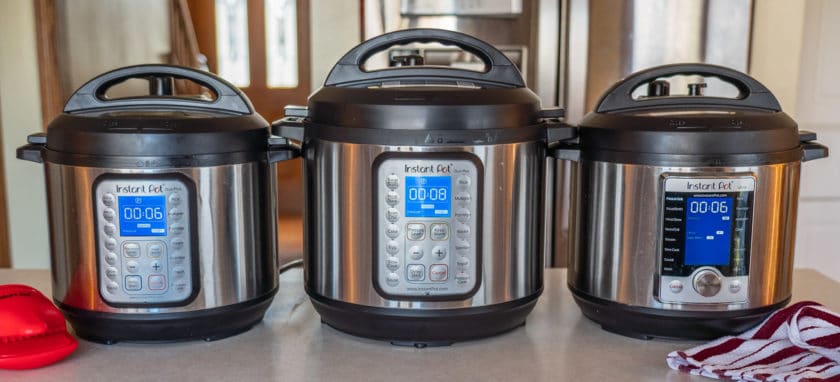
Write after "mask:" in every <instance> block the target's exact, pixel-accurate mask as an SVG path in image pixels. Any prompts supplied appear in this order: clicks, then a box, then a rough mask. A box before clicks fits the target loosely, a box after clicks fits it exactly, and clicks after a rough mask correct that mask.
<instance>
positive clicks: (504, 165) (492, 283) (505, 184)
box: [304, 140, 545, 309]
mask: <svg viewBox="0 0 840 382" xmlns="http://www.w3.org/2000/svg"><path fill="white" fill-rule="evenodd" d="M544 146H545V144H544V143H543V142H537V141H534V142H526V143H516V144H504V145H488V146H467V147H458V148H452V147H449V148H442V147H411V146H381V145H372V144H366V145H361V144H349V143H336V142H329V141H324V140H313V141H310V142H309V149H308V150H306V155H307V157H306V158H305V161H304V174H305V179H306V181H305V182H306V184H305V191H306V192H305V194H306V195H307V200H306V203H307V205H306V208H305V209H306V211H308V213H307V216H306V218H305V222H304V224H305V229H304V231H305V237H304V252H305V256H304V259H305V261H306V262H307V264H306V267H305V270H306V274H305V283H306V287H307V290H308V291H309V292H310V293H317V294H319V295H322V296H325V297H328V298H331V299H334V300H340V301H344V302H349V303H354V304H359V305H367V306H378V307H389V308H423V309H442V308H459V307H473V306H483V305H490V304H496V303H501V302H507V301H511V300H514V299H517V298H522V297H527V296H531V295H533V294H534V293H537V292H538V291H539V290H540V289H541V288H542V272H541V269H540V268H541V264H542V261H543V259H542V256H541V253H540V250H541V248H542V243H541V242H540V230H541V229H542V227H541V226H542V220H541V219H542V218H543V217H542V216H541V214H540V213H535V212H539V211H542V209H541V207H542V202H541V195H534V194H529V192H534V190H536V192H540V190H542V188H541V186H542V181H543V179H542V173H543V171H542V166H543V164H544V162H545V148H544ZM452 150H457V151H464V152H469V153H472V154H474V155H476V156H477V157H478V158H479V159H480V160H481V162H482V163H483V165H484V167H485V173H484V190H483V192H484V202H483V205H482V209H483V216H482V218H483V221H484V222H488V223H487V224H484V226H483V227H482V230H483V232H482V236H481V237H482V252H483V253H481V254H479V255H480V256H482V263H483V264H482V266H483V269H482V270H481V271H482V272H483V273H482V284H481V286H480V288H479V290H478V292H477V293H476V294H475V295H474V296H473V297H472V298H470V299H467V300H461V301H396V300H388V299H385V298H383V297H382V296H380V295H379V293H377V292H376V290H375V289H374V284H373V269H374V267H373V249H372V248H371V246H372V245H373V237H374V235H373V232H372V231H371V230H372V227H373V217H372V215H371V214H372V213H373V211H374V210H375V209H374V208H373V206H372V194H373V191H372V186H373V178H372V174H371V163H373V161H374V159H375V158H376V157H377V156H378V155H379V154H381V153H384V152H386V151H390V152H393V151H403V152H409V151H414V152H438V151H445V152H451V151H452ZM535 255H536V256H535ZM535 262H536V264H535ZM538 264H540V265H538Z"/></svg>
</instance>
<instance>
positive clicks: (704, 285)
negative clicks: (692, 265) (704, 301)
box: [693, 269, 723, 297]
mask: <svg viewBox="0 0 840 382" xmlns="http://www.w3.org/2000/svg"><path fill="white" fill-rule="evenodd" d="M722 282H723V280H722V279H721V277H720V275H718V274H717V272H715V271H712V270H708V269H706V270H702V271H700V272H698V273H697V274H696V275H695V276H694V282H693V284H694V290H695V291H697V293H698V294H700V295H701V296H703V297H712V296H715V295H717V294H718V292H720V285H721V283H722Z"/></svg>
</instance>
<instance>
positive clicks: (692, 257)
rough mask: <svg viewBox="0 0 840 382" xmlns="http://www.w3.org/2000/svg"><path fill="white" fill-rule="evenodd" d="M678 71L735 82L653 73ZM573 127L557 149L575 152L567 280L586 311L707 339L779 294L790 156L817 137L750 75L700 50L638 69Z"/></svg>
mask: <svg viewBox="0 0 840 382" xmlns="http://www.w3.org/2000/svg"><path fill="white" fill-rule="evenodd" d="M675 75H682V76H689V75H699V76H704V77H717V78H719V79H721V80H723V81H724V82H726V83H729V84H731V85H733V86H734V87H736V88H737V89H738V91H739V96H738V97H736V98H721V97H708V96H703V95H702V89H703V87H704V86H705V84H703V83H695V84H690V85H689V92H688V95H683V96H676V95H670V94H669V87H670V86H669V83H668V81H667V80H664V79H662V78H665V77H673V76H675ZM643 86H647V88H646V90H647V95H646V96H643V97H641V98H638V99H634V98H633V97H632V94H633V92H634V90H636V89H639V88H641V87H643ZM642 90H644V89H642ZM579 134H580V137H579V139H580V141H579V145H578V146H576V147H566V148H564V149H561V150H559V151H558V152H557V154H558V156H559V157H560V158H561V159H572V160H576V161H577V163H576V164H575V166H574V167H573V175H572V179H573V186H572V199H573V200H572V203H571V206H572V216H571V231H572V232H571V234H570V236H571V239H572V242H571V248H570V253H571V255H570V256H571V258H570V262H569V270H568V273H569V275H568V282H569V288H570V289H571V291H572V293H573V294H574V297H575V300H576V301H577V303H578V305H580V307H581V309H582V310H583V313H584V314H585V315H586V316H588V317H589V318H591V319H593V320H594V321H596V322H598V323H600V324H601V325H602V326H603V327H604V328H605V329H607V330H611V331H615V332H618V333H621V334H625V335H629V336H634V337H643V338H650V337H670V338H693V339H707V338H715V337H719V336H722V335H725V334H732V333H738V332H741V331H744V330H746V329H748V328H750V327H751V326H753V325H755V324H757V323H758V322H760V321H761V320H762V319H763V318H764V317H765V316H766V315H768V314H769V313H770V312H772V311H773V310H775V309H778V308H780V307H782V306H784V305H785V304H786V303H787V302H788V301H789V299H790V297H791V276H792V267H793V248H794V236H795V227H796V205H797V197H798V191H799V170H800V163H801V162H802V161H808V160H811V159H817V158H822V157H825V156H827V155H828V150H827V148H826V147H824V146H822V145H819V144H817V143H814V142H813V140H815V139H816V136H815V134H812V133H807V132H802V131H798V129H797V125H796V123H795V122H794V121H793V120H792V119H791V118H790V117H789V116H788V115H787V114H785V113H784V112H782V111H781V108H780V106H779V103H778V102H777V101H776V98H775V97H774V96H773V95H772V94H771V93H770V92H769V91H768V90H767V89H766V88H765V87H764V86H762V85H761V84H760V83H759V82H758V81H756V80H755V79H753V78H751V77H749V76H747V75H745V74H743V73H740V72H737V71H734V70H730V69H727V68H723V67H719V66H712V65H704V64H682V65H668V66H662V67H657V68H653V69H649V70H645V71H641V72H638V73H636V74H633V75H631V76H630V77H628V78H626V79H625V80H623V81H621V82H619V83H617V84H616V85H615V86H613V87H612V88H611V89H609V90H608V91H607V93H606V94H605V95H604V96H603V98H601V100H600V102H599V103H598V105H597V108H596V110H595V112H593V113H590V114H588V115H587V116H585V117H584V119H583V120H582V121H581V122H580V126H579Z"/></svg>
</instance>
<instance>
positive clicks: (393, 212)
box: [385, 208, 400, 223]
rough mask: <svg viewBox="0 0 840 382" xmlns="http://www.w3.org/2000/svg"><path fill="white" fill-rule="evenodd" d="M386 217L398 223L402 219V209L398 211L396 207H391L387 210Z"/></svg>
mask: <svg viewBox="0 0 840 382" xmlns="http://www.w3.org/2000/svg"><path fill="white" fill-rule="evenodd" d="M385 219H386V220H388V221H389V222H391V223H396V222H397V220H399V219H400V211H397V209H396V208H389V209H388V211H385Z"/></svg>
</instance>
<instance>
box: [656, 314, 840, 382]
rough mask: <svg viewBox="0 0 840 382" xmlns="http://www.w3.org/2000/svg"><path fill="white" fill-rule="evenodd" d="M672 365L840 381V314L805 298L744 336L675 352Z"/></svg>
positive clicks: (725, 375) (711, 372) (725, 374)
mask: <svg viewBox="0 0 840 382" xmlns="http://www.w3.org/2000/svg"><path fill="white" fill-rule="evenodd" d="M668 366H670V367H671V368H672V369H674V370H680V371H684V372H687V373H691V374H694V375H702V376H705V377H710V378H716V379H727V380H737V381H840V314H837V313H834V312H832V311H830V310H828V309H826V308H825V307H823V306H822V305H820V304H818V303H816V302H812V301H804V302H800V303H797V304H794V305H791V306H789V307H787V308H785V309H782V310H779V311H777V312H775V313H773V314H772V315H770V317H768V318H767V319H766V320H764V322H762V323H761V325H758V326H757V327H755V328H753V329H751V330H750V331H747V332H745V333H743V334H741V335H739V336H728V337H723V338H720V339H718V340H715V341H713V342H711V343H708V344H705V345H701V346H698V347H695V348H692V349H688V350H684V351H675V352H671V354H668Z"/></svg>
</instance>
